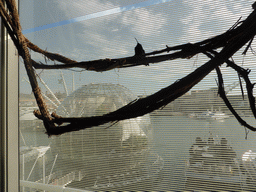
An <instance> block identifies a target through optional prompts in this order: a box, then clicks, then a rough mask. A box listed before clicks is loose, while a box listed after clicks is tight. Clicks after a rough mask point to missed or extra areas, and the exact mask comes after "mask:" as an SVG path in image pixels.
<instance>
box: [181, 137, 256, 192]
mask: <svg viewBox="0 0 256 192" xmlns="http://www.w3.org/2000/svg"><path fill="white" fill-rule="evenodd" d="M189 155H190V156H189V159H188V160H187V162H186V166H185V190H186V191H201V190H204V191H253V190H256V187H255V184H253V183H255V182H256V166H255V165H256V164H255V157H256V153H252V152H251V151H248V152H246V153H244V155H243V158H238V157H237V154H236V152H235V151H234V150H233V149H232V147H231V146H230V145H228V141H227V139H226V138H225V137H223V138H221V139H219V138H217V137H216V138H213V137H212V136H210V137H209V138H208V141H203V140H202V139H201V138H200V137H197V138H196V141H195V144H193V145H192V146H191V148H190V149H189Z"/></svg>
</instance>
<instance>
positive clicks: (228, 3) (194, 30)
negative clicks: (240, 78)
mask: <svg viewBox="0 0 256 192" xmlns="http://www.w3.org/2000/svg"><path fill="white" fill-rule="evenodd" d="M253 2H254V1H249V0H246V1H245V0H244V1H243V0H240V1H235V0H225V1H224V0H222V1H219V0H211V1H210V0H208V1H204V0H201V1H199V0H198V1H193V0H183V1H182V0H178V1H172V0H169V1H166V0H165V1H164V0H155V1H153V0H149V1H143V0H140V1H135V0H130V1H127V0H126V1H125V0H115V1H114V0H111V1H102V0H94V1H89V0H44V1H30V0H22V1H21V3H20V6H21V7H20V14H21V24H22V28H23V30H24V33H25V35H26V36H27V37H28V38H29V39H30V40H31V41H32V42H33V43H35V44H37V45H38V46H39V47H41V48H42V49H47V50H48V51H52V52H57V53H60V54H63V55H65V56H67V57H70V58H72V59H75V60H77V61H83V60H93V59H101V58H119V57H125V56H132V55H134V47H135V46H136V41H135V39H134V37H136V38H137V39H138V40H139V42H140V43H141V44H142V45H143V47H144V49H145V51H146V52H150V51H153V50H159V49H163V48H165V46H166V45H168V46H174V45H178V44H183V43H187V42H197V41H201V40H204V39H206V38H208V37H211V36H214V35H218V34H220V33H223V32H225V31H226V30H228V29H229V28H230V27H231V26H232V25H233V24H234V23H235V22H236V21H237V20H238V19H239V18H240V16H242V19H245V18H246V16H248V14H249V13H250V12H251V11H252V9H251V4H252V3H253ZM136 3H137V4H136ZM67 23H69V24H67ZM31 31H35V32H31ZM253 47H254V48H255V44H253ZM32 57H33V58H34V59H35V60H37V61H42V62H44V58H41V57H39V56H38V55H36V54H32ZM254 57H255V56H254V55H252V54H248V55H247V56H246V57H245V58H244V63H243V66H244V67H247V66H248V67H250V68H251V69H252V76H254V75H253V72H256V68H254V67H253V65H252V63H253V61H254V60H255V59H254ZM204 58H205V57H201V56H199V57H193V58H192V59H190V60H184V59H183V60H176V61H168V62H163V63H159V64H154V65H150V66H149V67H148V66H139V67H135V68H129V69H116V70H112V71H109V72H104V73H97V72H87V71H84V72H76V73H75V82H76V86H77V87H78V86H80V85H83V84H88V83H100V82H104V83H106V82H109V83H120V84H122V85H124V86H126V87H127V88H129V89H131V90H132V91H133V92H134V93H135V94H151V93H153V92H155V91H158V90H159V89H161V88H164V87H166V86H168V85H170V84H171V83H173V82H175V81H176V80H177V79H179V78H182V77H183V76H185V75H187V74H189V73H190V72H192V71H193V70H195V69H196V68H197V67H199V66H201V65H202V64H203V63H204V62H205V61H206V60H205V59H204ZM234 58H235V61H236V62H237V63H238V64H242V59H243V58H242V57H241V56H240V55H238V56H236V57H234ZM49 63H50V62H49ZM21 68H22V64H21ZM77 70H79V69H77ZM229 71H230V70H229V69H228V68H225V67H224V68H223V72H224V74H226V75H225V77H227V79H228V80H230V81H231V82H230V83H232V82H234V81H237V75H236V74H235V73H233V74H231V73H229ZM37 72H38V73H40V76H41V77H42V78H43V79H44V81H45V82H46V83H47V84H48V86H49V87H51V88H52V89H53V90H54V91H62V92H63V91H64V89H63V88H62V86H61V85H60V84H58V79H60V75H59V74H60V73H59V71H57V70H54V71H49V70H48V71H46V70H45V71H41V70H37ZM63 73H64V76H65V79H66V81H67V85H68V87H69V89H70V90H71V85H72V73H73V72H72V71H69V70H66V71H63ZM20 77H21V79H22V78H24V77H25V78H26V74H25V71H24V69H21V75H20ZM215 78H216V75H215V73H212V74H210V75H209V77H208V78H206V79H205V80H203V81H202V82H201V83H200V84H199V85H197V86H196V88H197V89H206V88H209V87H213V86H216V83H215V80H214V79H215ZM254 80H255V81H256V79H254ZM20 90H21V92H27V93H29V92H31V89H30V86H29V84H27V83H26V82H25V81H21V88H20ZM43 90H45V89H44V88H43Z"/></svg>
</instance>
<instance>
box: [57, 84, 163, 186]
mask: <svg viewBox="0 0 256 192" xmlns="http://www.w3.org/2000/svg"><path fill="white" fill-rule="evenodd" d="M134 99H135V97H134V96H133V94H132V93H131V92H130V91H129V90H128V89H127V88H125V87H123V86H121V85H115V84H89V85H85V86H82V87H81V88H79V89H77V90H76V91H75V92H73V93H72V94H71V95H69V96H68V97H67V98H66V99H65V100H64V101H63V102H62V104H61V105H60V106H59V107H58V109H57V112H58V114H61V115H63V116H78V117H85V116H94V115H100V114H105V113H108V112H110V111H113V110H116V109H118V108H120V107H122V106H124V105H126V104H128V103H129V102H131V101H132V100H134ZM109 126H110V127H109ZM152 136H153V134H152V127H151V122H150V117H149V115H145V116H143V117H139V118H136V119H130V120H125V121H121V122H118V123H115V124H113V125H112V126H111V125H110V124H109V125H104V126H99V127H97V128H92V129H87V130H81V131H77V132H73V133H67V134H64V135H61V136H59V137H56V138H55V139H54V140H53V141H54V142H53V143H54V144H52V150H53V151H54V152H55V153H56V154H58V157H59V160H58V161H59V164H60V165H61V167H60V169H61V170H62V172H63V174H64V173H69V172H71V171H73V172H75V175H76V176H77V179H76V181H74V182H72V183H70V184H69V186H72V187H80V188H81V187H84V188H90V189H92V190H97V189H99V190H103V189H105V188H107V187H113V188H116V187H123V186H125V185H127V184H133V183H138V182H141V181H144V180H145V179H152V180H154V179H155V176H156V175H157V174H158V172H159V171H160V170H161V169H162V166H163V161H162V158H161V157H160V156H159V155H158V154H157V153H155V152H153V151H152V149H151V148H152V147H153V138H152ZM60 159H61V160H60ZM60 161H61V162H62V163H60ZM63 163H64V164H66V166H63V165H64V164H63ZM56 182H57V181H56Z"/></svg>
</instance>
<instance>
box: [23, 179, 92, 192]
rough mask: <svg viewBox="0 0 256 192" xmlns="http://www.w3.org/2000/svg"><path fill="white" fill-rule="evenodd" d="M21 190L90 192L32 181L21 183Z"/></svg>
mask: <svg viewBox="0 0 256 192" xmlns="http://www.w3.org/2000/svg"><path fill="white" fill-rule="evenodd" d="M20 186H21V188H23V189H25V190H24V191H30V189H31V191H33V189H36V191H38V190H42V191H45V192H89V191H87V190H82V189H73V188H68V187H63V186H59V185H48V184H43V183H36V182H32V181H23V180H21V181H20Z"/></svg>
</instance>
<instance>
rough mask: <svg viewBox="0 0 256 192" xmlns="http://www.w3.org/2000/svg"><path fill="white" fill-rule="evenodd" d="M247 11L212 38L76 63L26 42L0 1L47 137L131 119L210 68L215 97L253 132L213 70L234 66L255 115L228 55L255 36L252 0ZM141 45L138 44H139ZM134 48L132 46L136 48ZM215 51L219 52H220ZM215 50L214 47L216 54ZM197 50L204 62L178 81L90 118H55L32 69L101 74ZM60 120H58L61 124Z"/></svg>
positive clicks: (8, 5) (9, 4)
mask: <svg viewBox="0 0 256 192" xmlns="http://www.w3.org/2000/svg"><path fill="white" fill-rule="evenodd" d="M252 8H253V11H252V13H251V14H250V15H249V16H248V17H247V18H246V19H245V20H243V21H240V19H239V20H238V21H237V22H236V23H235V24H234V25H233V26H232V27H231V28H229V29H228V30H227V31H226V32H225V33H223V34H220V35H217V36H215V37H212V38H209V39H206V40H203V41H200V42H197V43H194V44H192V43H187V44H182V45H178V46H173V47H170V46H167V45H166V47H165V48H164V49H162V50H157V51H153V52H150V53H145V51H144V50H143V48H142V45H141V44H139V43H138V44H137V46H136V47H135V55H133V56H130V57H124V58H116V59H110V58H105V59H99V60H93V61H82V62H78V61H75V60H72V59H69V58H67V57H64V56H62V55H60V54H57V53H50V52H47V51H45V50H42V49H41V48H39V47H38V46H36V45H34V44H33V43H32V42H30V41H29V40H28V39H27V38H26V37H25V36H24V35H23V34H22V31H21V26H20V22H19V15H18V10H17V7H16V4H15V0H4V1H0V15H1V18H2V21H3V23H4V25H5V27H6V29H7V32H8V34H9V35H10V37H11V39H12V41H13V42H14V44H15V46H16V48H17V50H18V53H19V55H20V57H22V59H23V60H24V65H25V69H26V72H27V75H28V77H29V81H30V84H31V87H32V91H33V93H34V96H35V98H36V102H37V105H38V108H39V110H35V111H34V114H35V116H36V117H37V118H39V119H41V120H42V121H43V122H44V126H45V129H46V133H47V134H48V135H49V136H51V135H60V134H63V133H66V132H71V131H78V130H81V129H85V128H91V127H93V126H97V125H101V124H105V123H108V122H117V121H121V120H125V119H130V118H135V117H138V116H142V115H145V114H147V113H150V112H152V111H154V110H156V109H159V108H161V107H163V106H166V105H167V104H168V103H170V102H172V101H174V100H175V99H177V98H179V97H180V96H182V95H184V94H185V93H186V92H188V91H189V90H190V89H191V88H192V87H194V86H195V85H196V84H197V83H199V82H200V81H201V80H202V79H204V78H205V77H206V76H207V75H208V74H209V73H210V72H211V71H213V70H214V69H215V70H216V71H217V75H218V87H219V95H220V97H221V98H222V99H223V101H224V102H225V104H226V106H227V107H228V108H229V110H230V111H231V112H232V113H233V115H234V116H235V117H236V119H237V120H238V122H239V123H240V124H241V125H243V126H244V127H246V128H248V129H249V130H252V131H256V128H255V127H253V126H251V125H249V124H248V123H247V122H246V121H245V120H243V119H242V118H241V117H240V116H239V115H238V113H237V112H236V111H235V109H234V108H233V107H232V105H231V104H230V102H229V100H228V99H227V97H226V95H225V91H224V83H223V80H222V73H221V71H220V69H219V66H221V65H222V64H223V63H227V65H228V67H230V68H231V69H233V70H235V71H236V72H237V73H238V74H239V76H241V77H242V78H243V79H244V81H245V83H246V90H247V96H248V99H249V103H250V109H251V111H252V113H253V115H254V117H255V118H256V109H255V98H254V96H253V87H254V84H253V83H251V81H250V79H249V77H248V75H249V73H250V70H249V69H244V68H242V67H240V66H238V65H237V64H236V63H234V62H233V61H232V60H230V58H231V57H232V56H233V55H234V54H235V53H236V52H237V51H238V50H240V49H241V48H242V47H243V46H245V45H246V44H247V45H246V46H245V50H244V51H243V54H246V52H247V50H248V48H249V47H250V46H251V43H252V41H253V38H254V36H255V35H256V11H255V9H256V2H255V3H254V4H253V5H252ZM140 46H141V47H140ZM136 48H137V50H136ZM29 49H31V50H33V51H34V52H38V53H40V54H42V55H44V56H45V57H46V58H48V59H50V60H53V61H57V62H58V63H57V64H55V65H49V64H43V63H38V62H36V61H35V60H33V59H32V58H31V55H30V52H29ZM220 49H221V50H220ZM217 50H220V51H219V52H218V51H217ZM199 53H203V54H205V55H206V56H208V57H209V58H210V60H209V61H208V62H206V63H205V64H203V65H202V66H200V67H198V68H197V69H196V70H194V71H193V72H192V73H190V74H188V75H187V76H185V77H183V78H181V79H178V80H177V81H176V82H174V83H173V84H171V85H169V86H168V87H166V88H163V89H161V90H159V91H158V92H156V93H154V94H152V95H149V96H147V97H145V98H140V99H137V100H134V101H133V102H131V103H129V104H127V105H126V106H124V107H122V108H120V109H117V110H116V111H113V112H110V113H107V114H104V115H102V116H93V117H61V116H59V115H58V114H56V113H52V114H50V113H49V111H48V109H47V106H46V104H45V101H44V99H43V97H42V94H41V90H40V88H39V86H38V83H37V79H36V75H35V72H34V69H64V68H65V69H67V68H73V67H78V68H82V69H86V70H92V71H97V72H104V71H108V70H112V69H115V68H125V67H133V66H138V65H148V64H154V63H160V62H163V61H167V60H174V59H185V58H187V59H189V58H191V57H193V56H194V55H197V54H199ZM63 123H64V124H63Z"/></svg>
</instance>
